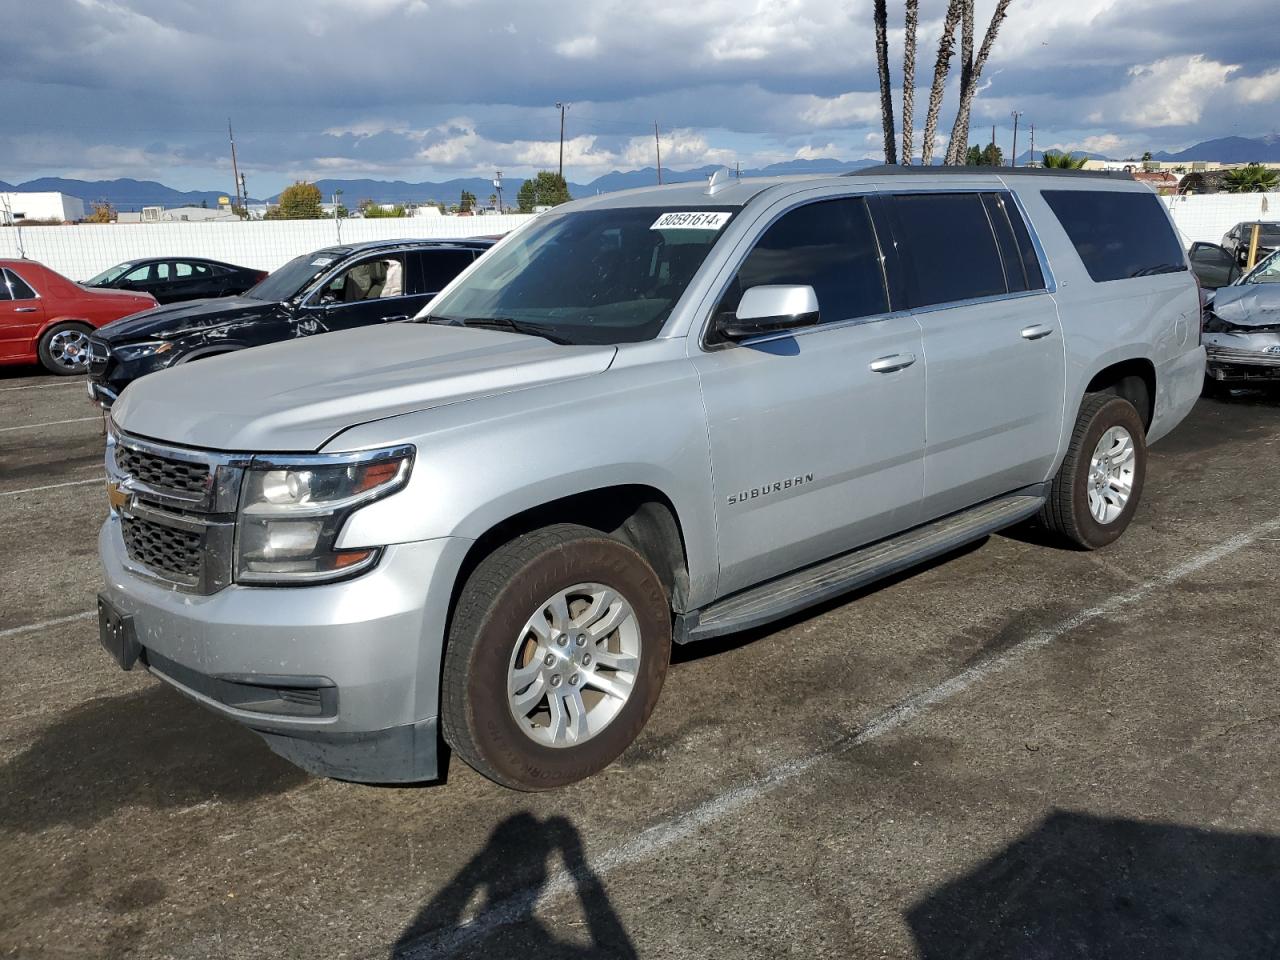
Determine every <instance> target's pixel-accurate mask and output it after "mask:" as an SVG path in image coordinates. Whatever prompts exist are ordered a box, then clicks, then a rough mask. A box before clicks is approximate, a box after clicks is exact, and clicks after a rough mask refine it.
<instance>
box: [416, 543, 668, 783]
mask: <svg viewBox="0 0 1280 960" xmlns="http://www.w3.org/2000/svg"><path fill="white" fill-rule="evenodd" d="M580 583H599V584H603V585H604V586H607V587H609V588H611V589H613V590H614V591H616V592H617V593H618V594H620V595H621V596H622V597H623V598H624V599H625V600H626V602H627V603H629V604H630V606H631V609H632V611H633V612H634V615H635V619H636V624H637V626H638V627H639V631H640V638H641V640H640V644H641V645H640V665H639V669H638V671H637V672H636V673H637V675H636V679H635V684H634V686H633V688H632V690H631V693H630V696H629V697H628V698H627V700H626V702H625V704H624V705H623V706H622V708H621V710H620V711H619V712H618V713H617V715H616V716H615V717H614V718H613V719H612V720H611V721H610V722H609V723H608V724H607V725H606V726H604V727H603V729H601V730H600V731H599V732H598V733H596V734H595V735H593V736H591V737H590V738H589V739H585V740H584V741H583V742H582V743H580V744H577V745H574V746H558V747H553V746H547V745H543V744H541V743H538V742H535V740H534V739H532V738H531V737H530V736H529V735H527V734H526V733H525V732H524V731H523V730H522V729H521V727H520V726H519V725H518V724H517V721H516V719H515V717H514V716H513V715H512V710H511V707H510V706H509V704H508V695H507V677H508V669H509V667H510V663H511V657H512V653H513V651H514V649H515V646H516V642H517V640H518V639H519V638H520V636H521V634H522V632H523V628H524V625H525V623H526V622H527V621H528V620H529V619H530V617H531V616H532V615H533V614H534V613H535V612H536V611H537V610H538V609H539V608H540V606H541V605H542V604H543V603H544V602H545V601H546V600H547V598H548V597H551V596H552V595H554V594H555V593H557V592H558V591H562V590H565V589H566V588H568V587H571V586H574V585H576V584H580ZM670 656H671V606H670V602H669V600H668V598H667V595H666V591H665V590H664V589H663V587H662V582H661V581H660V580H659V579H658V576H657V574H656V573H654V571H653V568H652V567H651V566H650V565H649V564H648V562H647V561H646V560H645V559H644V558H643V557H642V556H641V555H640V554H639V553H637V552H636V551H635V550H633V549H631V548H630V547H629V546H627V545H626V544H624V543H621V542H619V541H617V540H614V539H612V538H610V537H608V536H606V535H605V534H603V533H600V532H599V531H596V530H592V529H590V528H588V527H583V526H578V525H576V524H568V523H562V524H555V525H553V526H549V527H543V528H542V529H539V530H535V531H533V532H531V533H527V534H524V535H523V536H520V537H517V538H516V539H515V540H512V541H511V542H509V543H507V544H504V545H503V546H501V547H499V548H498V549H497V550H495V551H494V552H493V553H492V554H490V555H489V556H488V557H486V558H485V559H484V560H483V561H481V562H480V564H479V566H477V567H476V569H475V571H474V572H473V573H472V574H471V575H470V577H468V578H467V582H466V584H465V585H464V586H463V588H462V592H461V594H460V595H459V597H458V603H457V607H456V608H455V610H454V614H453V622H452V624H451V626H450V629H449V640H448V646H447V647H446V649H445V656H444V671H443V677H442V683H441V688H442V689H441V710H440V713H441V723H442V725H443V733H444V738H445V740H446V741H447V742H448V744H449V745H450V746H451V747H452V748H453V749H454V750H455V751H456V752H457V753H458V754H459V755H460V756H461V757H462V758H463V759H464V760H465V761H466V762H467V763H468V764H469V765H470V766H471V767H473V768H474V769H475V770H476V771H478V772H479V773H481V774H483V775H484V776H486V777H488V778H489V779H490V780H493V781H495V782H496V783H499V784H502V785H503V786H506V787H511V788H513V789H516V790H550V789H554V788H556V787H563V786H565V785H567V784H570V783H574V782H575V781H578V780H582V779H584V778H585V777H589V776H591V775H592V774H594V773H597V772H599V771H600V770H602V769H604V768H605V767H606V766H608V765H609V764H610V763H612V762H613V761H614V760H615V759H617V757H618V756H619V755H620V754H621V753H622V752H623V750H625V749H626V748H627V747H628V746H629V745H630V744H631V742H632V741H633V740H634V739H635V738H636V736H637V735H638V734H639V733H640V730H641V729H642V728H643V727H644V725H645V722H646V721H647V720H648V719H649V715H650V714H651V713H652V712H653V708H654V706H655V705H656V704H657V702H658V694H659V693H660V692H661V691H662V681H663V679H664V677H665V676H666V671H667V664H668V662H669V660H670Z"/></svg>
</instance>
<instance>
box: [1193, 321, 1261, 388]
mask: <svg viewBox="0 0 1280 960" xmlns="http://www.w3.org/2000/svg"><path fill="white" fill-rule="evenodd" d="M1204 345H1205V354H1206V357H1207V358H1208V371H1207V373H1208V376H1209V377H1211V378H1212V379H1214V380H1276V379H1280V332H1275V331H1259V332H1257V333H1244V332H1230V333H1206V334H1205V335H1204Z"/></svg>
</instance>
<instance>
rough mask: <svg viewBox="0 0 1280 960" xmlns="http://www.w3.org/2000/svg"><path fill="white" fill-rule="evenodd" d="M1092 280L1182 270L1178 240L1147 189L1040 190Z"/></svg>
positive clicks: (1183, 264)
mask: <svg viewBox="0 0 1280 960" xmlns="http://www.w3.org/2000/svg"><path fill="white" fill-rule="evenodd" d="M1043 196H1044V199H1045V202H1046V203H1047V204H1049V209H1051V210H1052V211H1053V214H1054V216H1056V217H1057V218H1058V222H1059V223H1061V224H1062V228H1063V229H1064V230H1066V231H1067V236H1068V237H1069V238H1070V239H1071V243H1072V245H1073V246H1074V247H1075V248H1076V253H1078V254H1080V259H1081V261H1082V262H1083V263H1084V267H1085V269H1086V270H1088V271H1089V276H1090V277H1091V278H1092V279H1093V280H1094V282H1096V283H1102V282H1104V281H1107V280H1126V279H1129V278H1132V277H1149V276H1152V275H1153V274H1157V273H1174V272H1176V271H1179V270H1185V269H1186V268H1187V265H1186V261H1185V260H1184V259H1183V256H1182V244H1181V243H1180V242H1179V241H1178V235H1177V234H1176V233H1174V230H1173V225H1172V224H1171V223H1170V222H1169V217H1168V216H1167V215H1166V214H1165V212H1164V209H1163V207H1161V206H1160V200H1159V198H1158V197H1157V196H1156V195H1155V194H1154V193H1151V192H1150V191H1148V190H1142V191H1141V192H1139V191H1132V192H1130V191H1123V192H1122V191H1115V190H1045V191H1043Z"/></svg>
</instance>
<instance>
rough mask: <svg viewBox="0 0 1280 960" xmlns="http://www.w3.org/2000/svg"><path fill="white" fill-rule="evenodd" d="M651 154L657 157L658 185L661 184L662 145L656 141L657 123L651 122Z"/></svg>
mask: <svg viewBox="0 0 1280 960" xmlns="http://www.w3.org/2000/svg"><path fill="white" fill-rule="evenodd" d="M653 152H654V153H655V154H657V156H658V183H659V184H661V183H662V143H661V141H659V140H658V121H657V120H655V121H653Z"/></svg>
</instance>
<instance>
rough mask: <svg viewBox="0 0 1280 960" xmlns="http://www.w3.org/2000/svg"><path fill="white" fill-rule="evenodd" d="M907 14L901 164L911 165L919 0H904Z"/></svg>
mask: <svg viewBox="0 0 1280 960" xmlns="http://www.w3.org/2000/svg"><path fill="white" fill-rule="evenodd" d="M906 4H907V12H906V17H905V19H904V20H903V26H904V28H905V34H906V35H905V36H904V38H903V41H902V162H903V163H905V164H907V165H908V166H909V165H910V164H911V154H912V153H913V152H914V148H915V144H914V143H913V140H914V139H915V130H913V129H912V126H913V124H914V123H915V109H916V30H917V28H918V27H919V25H920V0H906Z"/></svg>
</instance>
